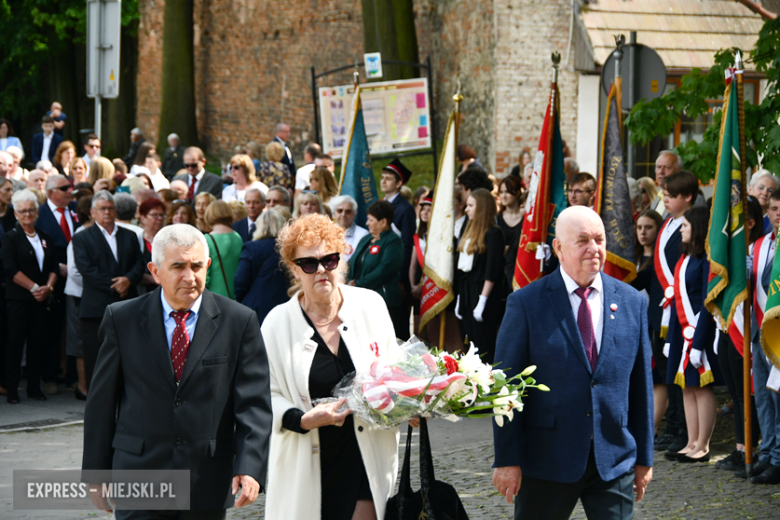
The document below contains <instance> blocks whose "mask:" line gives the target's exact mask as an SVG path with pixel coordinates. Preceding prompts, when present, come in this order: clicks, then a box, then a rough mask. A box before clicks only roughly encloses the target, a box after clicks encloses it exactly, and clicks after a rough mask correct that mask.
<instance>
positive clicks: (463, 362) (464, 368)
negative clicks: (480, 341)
mask: <svg viewBox="0 0 780 520" xmlns="http://www.w3.org/2000/svg"><path fill="white" fill-rule="evenodd" d="M477 352H479V349H478V348H477V347H475V346H474V343H472V344H471V346H470V347H469V351H468V352H466V355H464V356H462V357H461V358H460V359H459V360H458V369H459V371H460V372H463V373H464V374H468V373H469V372H473V371H475V370H480V369H484V367H485V366H487V365H485V363H483V362H482V360H481V359H479V355H478V354H477Z"/></svg>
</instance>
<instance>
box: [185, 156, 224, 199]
mask: <svg viewBox="0 0 780 520" xmlns="http://www.w3.org/2000/svg"><path fill="white" fill-rule="evenodd" d="M204 166H206V157H205V156H204V155H203V150H201V149H200V148H198V147H197V146H190V147H189V148H187V149H186V150H184V167H185V168H186V169H187V173H184V174H181V175H177V176H176V177H174V178H173V180H175V181H177V180H178V181H184V182H185V183H187V188H188V191H187V193H188V194H187V200H188V201H189V202H190V203H192V204H194V203H195V197H197V196H198V194H199V193H203V192H204V191H205V192H208V193H211V194H212V195H214V196H215V197H216V198H218V199H221V198H222V179H221V178H220V176H219V175H214V174H213V173H210V172H207V171H206V170H205V169H204Z"/></svg>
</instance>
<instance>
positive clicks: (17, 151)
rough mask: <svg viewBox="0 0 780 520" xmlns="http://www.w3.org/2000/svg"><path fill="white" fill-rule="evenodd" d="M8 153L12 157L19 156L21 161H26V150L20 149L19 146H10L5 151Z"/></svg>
mask: <svg viewBox="0 0 780 520" xmlns="http://www.w3.org/2000/svg"><path fill="white" fill-rule="evenodd" d="M5 151H6V152H8V153H10V154H11V156H12V157H14V158H15V157H16V156H19V159H24V150H22V149H21V148H19V147H18V146H13V145H11V146H9V147H8V148H6V149H5Z"/></svg>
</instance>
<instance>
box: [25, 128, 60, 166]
mask: <svg viewBox="0 0 780 520" xmlns="http://www.w3.org/2000/svg"><path fill="white" fill-rule="evenodd" d="M61 142H62V136H61V135H58V134H56V133H55V134H54V135H53V136H52V138H51V145H50V146H49V156H48V157H41V155H42V154H43V132H41V133H40V134H35V135H34V136H33V140H32V151H31V153H32V160H33V163H37V162H38V161H40V160H41V159H46V160H49V161H53V160H54V152H56V151H57V147H58V146H59V145H60V143H61Z"/></svg>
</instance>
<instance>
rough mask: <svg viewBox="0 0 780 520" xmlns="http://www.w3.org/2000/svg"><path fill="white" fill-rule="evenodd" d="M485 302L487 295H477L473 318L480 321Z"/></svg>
mask: <svg viewBox="0 0 780 520" xmlns="http://www.w3.org/2000/svg"><path fill="white" fill-rule="evenodd" d="M486 304H487V296H482V295H481V294H480V295H479V302H478V303H477V306H476V307H475V308H474V319H475V320H477V321H478V322H480V323H482V313H483V312H485V305H486Z"/></svg>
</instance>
